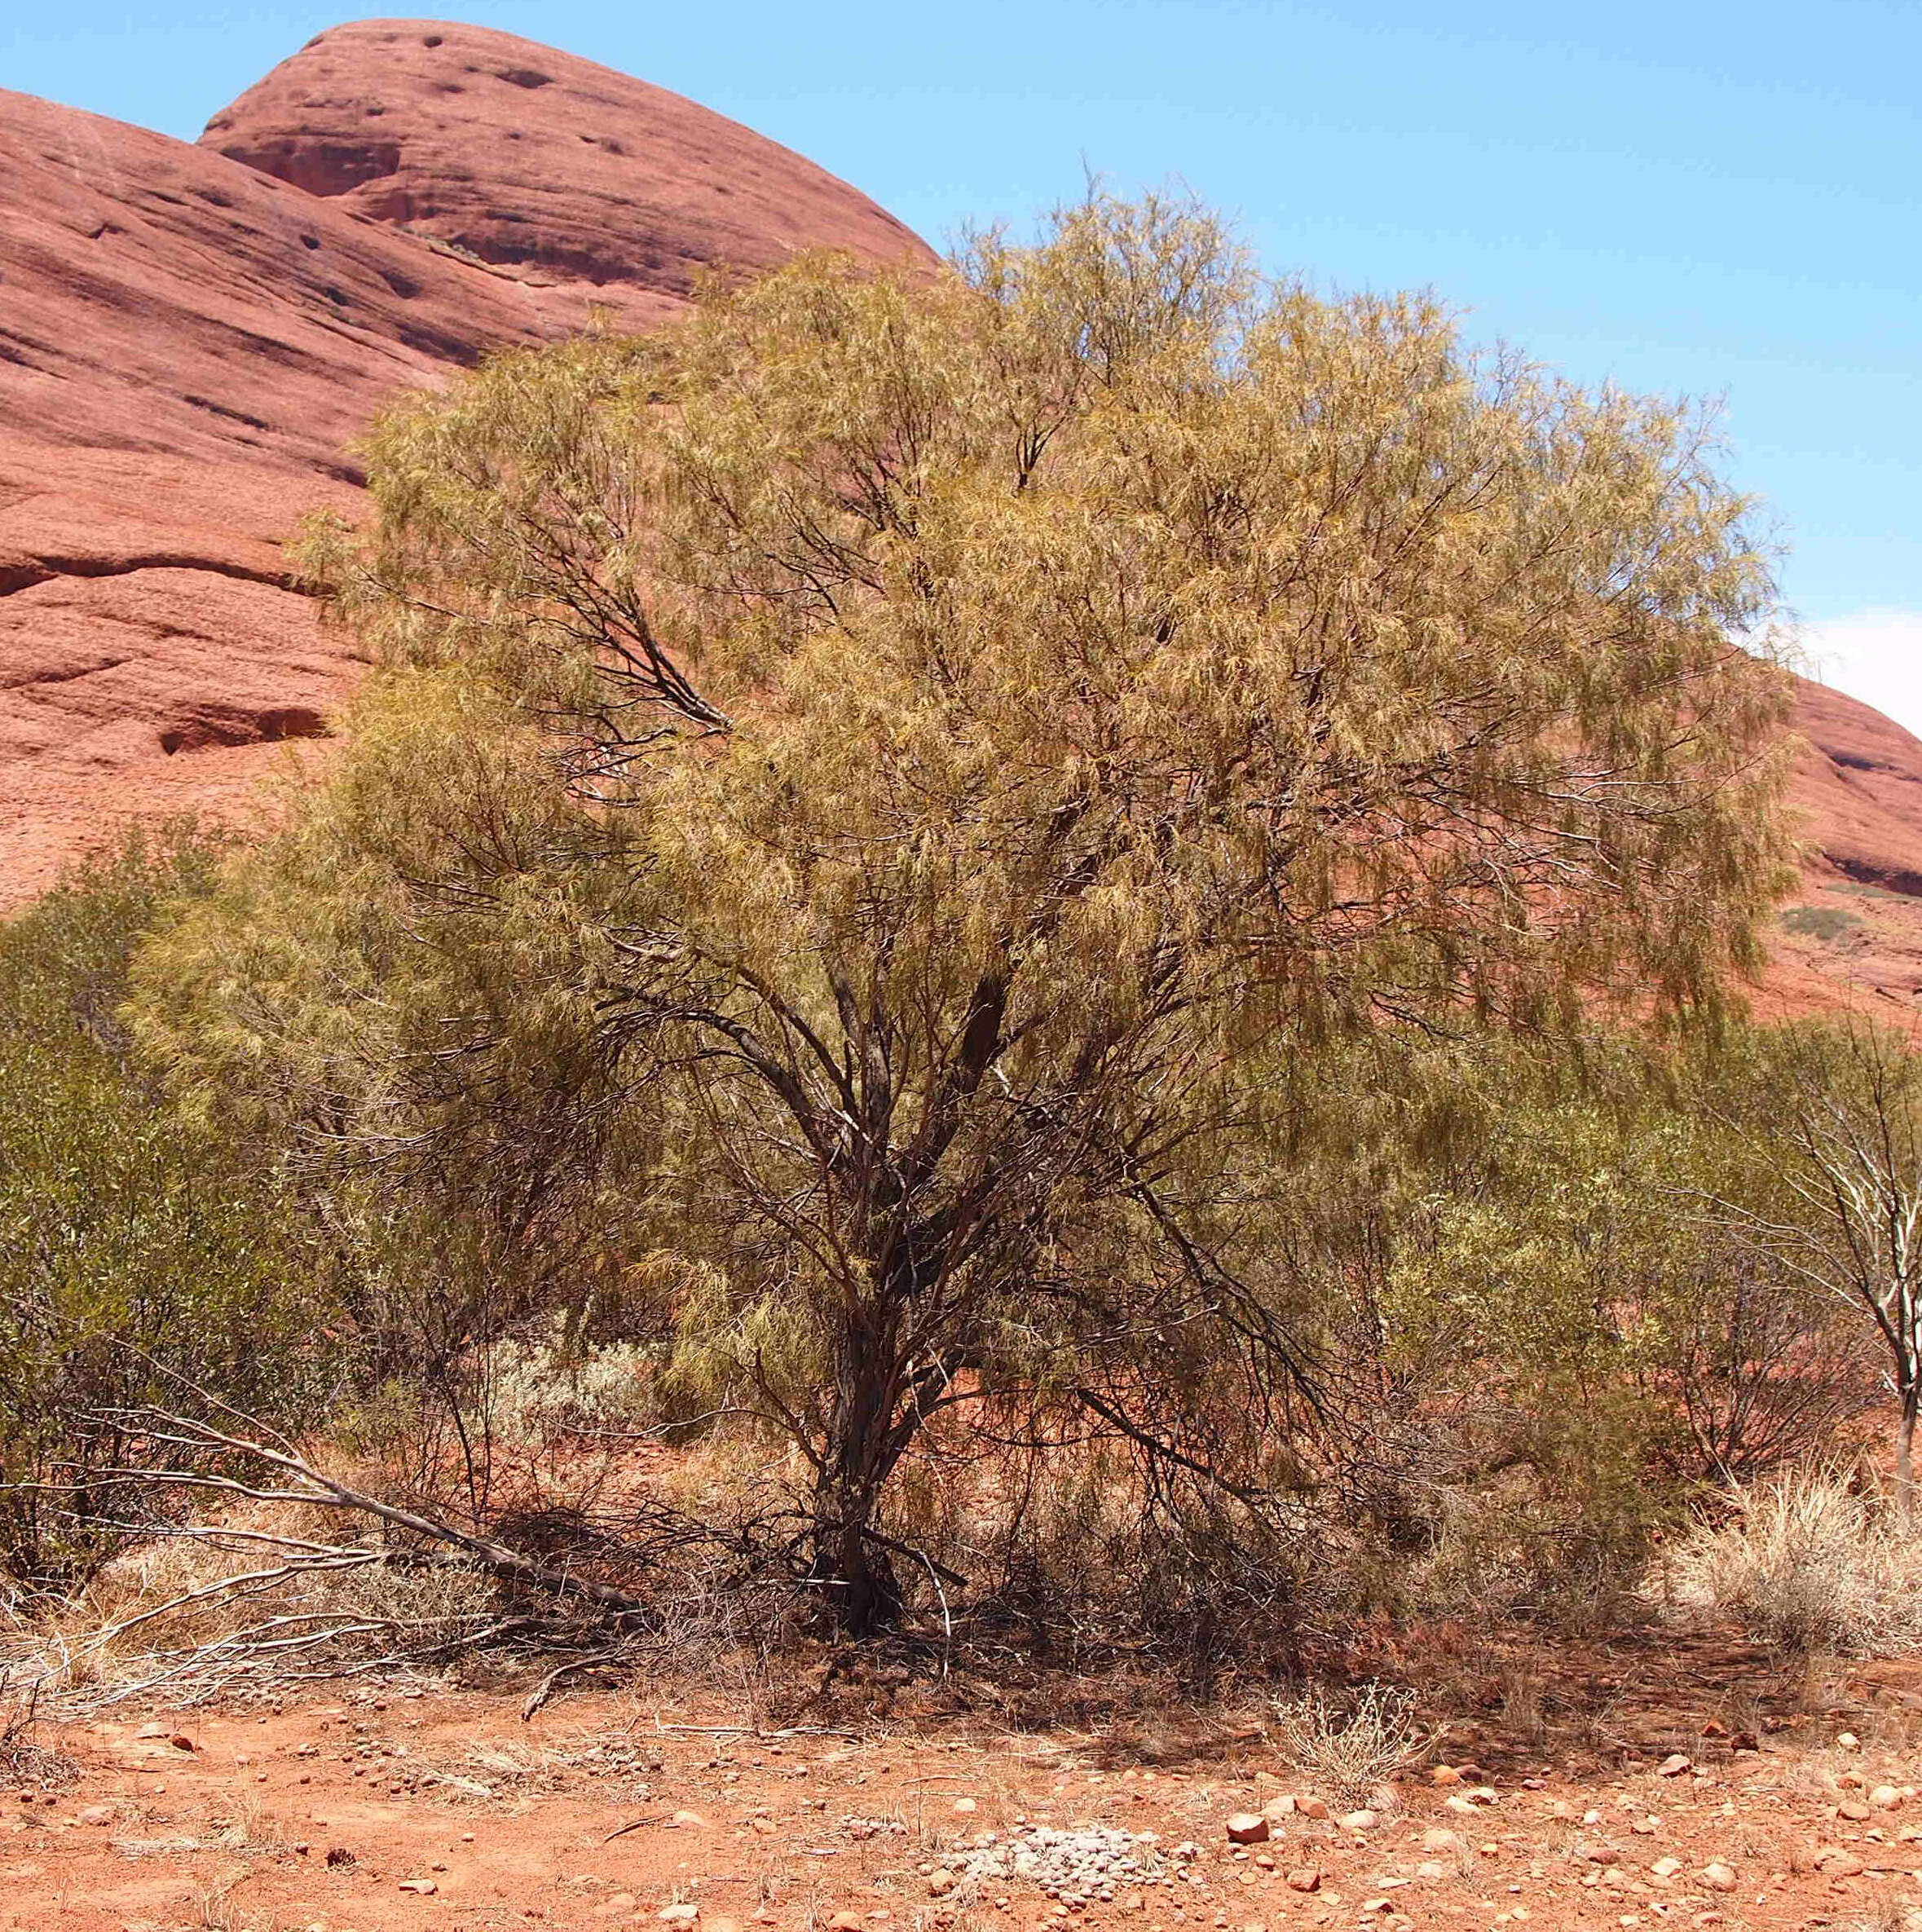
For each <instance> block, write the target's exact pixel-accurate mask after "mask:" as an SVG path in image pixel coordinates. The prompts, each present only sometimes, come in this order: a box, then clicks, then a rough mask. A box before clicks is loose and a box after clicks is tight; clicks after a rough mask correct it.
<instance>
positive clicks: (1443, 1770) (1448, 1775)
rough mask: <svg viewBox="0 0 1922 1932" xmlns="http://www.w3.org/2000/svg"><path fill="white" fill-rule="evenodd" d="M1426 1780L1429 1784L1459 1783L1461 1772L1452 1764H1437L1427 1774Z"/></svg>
mask: <svg viewBox="0 0 1922 1932" xmlns="http://www.w3.org/2000/svg"><path fill="white" fill-rule="evenodd" d="M1428 1782H1429V1783H1430V1784H1460V1783H1461V1772H1460V1771H1457V1770H1456V1769H1455V1768H1454V1767H1453V1765H1448V1764H1438V1765H1437V1766H1436V1767H1435V1769H1434V1770H1433V1771H1430V1773H1429V1774H1428Z"/></svg>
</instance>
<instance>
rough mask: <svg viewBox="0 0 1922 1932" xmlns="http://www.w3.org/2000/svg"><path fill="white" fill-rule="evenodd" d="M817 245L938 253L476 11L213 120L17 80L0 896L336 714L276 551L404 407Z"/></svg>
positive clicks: (0, 112)
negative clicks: (171, 120) (408, 396)
mask: <svg viewBox="0 0 1922 1932" xmlns="http://www.w3.org/2000/svg"><path fill="white" fill-rule="evenodd" d="M816 246H819V247H833V248H840V249H847V250H849V251H850V252H852V253H853V254H857V255H858V256H861V257H862V258H866V259H868V260H871V261H877V262H879V261H900V260H903V259H905V260H908V261H910V262H921V263H927V264H929V265H932V262H933V259H934V258H933V256H932V254H931V253H930V252H929V250H928V249H927V247H926V246H925V245H924V244H923V243H922V242H920V241H919V240H917V239H916V238H915V236H913V235H911V234H910V233H909V232H908V231H907V230H906V228H904V227H902V226H901V223H898V222H897V221H896V220H895V219H894V218H893V217H892V216H891V215H889V214H886V213H885V212H884V211H883V210H881V209H879V208H877V207H876V206H875V204H874V203H873V202H871V201H869V200H868V199H867V198H866V196H863V195H862V194H860V193H859V192H857V191H856V190H855V189H853V188H852V187H848V186H847V185H846V184H845V183H842V182H840V181H837V180H835V179H834V178H833V176H831V175H830V174H826V173H824V172H823V171H822V170H821V169H819V168H818V167H816V166H814V165H813V163H812V162H809V161H804V160H803V159H802V158H801V157H800V156H798V155H796V154H792V153H790V152H788V150H787V149H786V148H781V147H778V146H777V145H776V144H775V143H773V142H771V141H766V140H764V139H761V138H760V136H759V135H756V134H754V133H752V132H751V131H750V130H747V128H744V127H741V126H738V125H737V124H736V123H734V122H733V121H727V120H725V119H723V118H722V117H721V116H720V115H717V114H712V113H709V112H707V110H706V109H704V108H699V107H696V106H695V105H694V104H693V103H692V102H690V101H686V100H683V99H681V98H680V97H679V96H678V95H672V94H668V93H666V92H664V91H663V90H661V89H660V88H658V87H650V86H647V85H646V83H644V82H639V81H632V80H628V79H626V78H625V77H623V76H621V75H619V74H615V73H610V72H609V71H608V70H607V69H606V68H600V67H596V66H594V65H593V64H591V63H589V62H588V61H584V60H575V59H573V58H572V57H571V56H570V55H565V54H560V53H556V52H554V51H552V50H551V49H549V48H546V47H541V46H535V45H534V44H532V43H531V42H527V41H524V40H518V39H516V38H514V37H513V36H511V35H509V34H505V33H488V32H486V31H483V30H482V29H477V28H471V27H455V26H443V25H439V24H435V23H433V22H430V21H392V20H388V21H363V22H359V23H356V24H354V25H351V26H347V27H341V28H337V29H334V30H333V31H332V32H330V33H324V34H322V35H320V37H318V38H317V39H316V40H314V41H312V42H309V43H308V45H307V46H306V47H305V48H304V49H302V51H301V52H300V53H298V54H297V55H295V56H294V57H293V59H292V60H289V61H287V62H285V63H284V64H282V65H281V66H280V67H278V68H276V69H275V70H274V72H273V73H271V74H270V75H268V76H267V78H266V79H265V80H264V81H262V82H261V83H260V85H259V86H258V87H255V88H253V89H251V90H249V92H248V93H247V94H246V95H244V96H242V98H241V99H240V100H238V101H236V102H235V103H234V104H233V105H232V106H231V108H227V109H226V110H224V111H223V112H221V113H219V114H217V115H216V116H215V117H214V121H213V122H212V124H211V125H210V126H209V129H208V131H207V134H206V135H205V137H204V138H203V140H202V142H201V144H200V145H198V146H190V145H188V144H187V143H183V142H179V141H174V140H170V139H167V138H166V137H165V136H164V135H156V134H151V133H148V132H147V131H145V130H143V129H139V128H134V127H129V126H125V125H124V124H123V123H121V122H118V121H107V120H103V119H101V118H99V117H97V116H95V115H91V114H86V113H83V112H79V111H78V110H77V109H75V108H64V107H59V106H55V104H52V103H51V102H48V101H43V100H37V99H33V97H31V96H29V95H19V94H8V93H6V92H4V91H0V904H5V903H7V902H10V901H14V900H17V899H19V898H22V897H24V896H26V895H28V894H30V893H33V892H35V891H37V890H38V889H41V888H42V887H43V886H45V885H46V884H48V883H49V882H50V881H51V879H52V878H53V876H55V873H56V871H58V870H59V867H60V865H61V864H62V863H63V862H64V861H65V860H67V859H68V858H70V857H72V856H73V854H76V853H77V852H78V851H80V850H82V849H85V848H86V846H88V845H91V844H94V843H97V842H98V841H99V839H100V838H101V837H102V836H103V835H104V834H105V833H106V832H108V831H110V830H111V829H112V827H114V826H115V825H116V824H117V823H120V822H121V821H122V820H124V819H126V818H147V817H152V816H154V815H156V814H161V813H163V812H165V811H167V810H169V809H177V808H181V807H186V806H196V807H203V808H205V807H211V808H213V809H216V810H229V809H240V808H242V807H243V806H244V805H245V801H247V800H248V799H249V797H250V796H252V794H253V791H254V789H255V782H256V780H257V779H258V778H259V777H261V776H262V775H263V774H265V773H266V772H267V770H270V769H271V765H272V764H273V762H274V761H276V759H277V758H279V757H281V756H284V755H285V753H284V741H285V740H288V739H298V738H303V737H308V736H311V735H313V734H317V733H320V732H321V731H322V730H324V729H325V721H326V720H327V718H328V716H329V714H330V713H331V712H333V711H334V710H335V709H336V708H337V707H338V706H339V704H341V702H342V700H343V699H345V698H346V695H347V694H348V693H349V691H350V690H351V688H352V686H353V682H354V680H355V676H356V674H357V671H358V667H357V665H355V664H354V663H353V662H352V660H351V659H350V656H349V655H347V652H346V646H345V645H344V644H343V642H342V640H341V639H339V638H338V637H335V636H333V635H331V634H328V633H323V632H322V630H321V629H320V626H319V625H318V624H317V623H316V622H315V616H314V611H313V607H312V606H311V602H309V601H308V600H307V599H306V598H304V597H303V596H302V595H301V594H299V593H298V589H296V588H295V586H294V585H293V584H292V583H291V582H290V580H289V577H288V574H287V566H286V562H285V560H284V556H283V552H282V546H283V544H284V540H285V539H286V537H287V536H288V535H289V532H291V531H292V530H293V528H294V527H295V525H296V523H298V519H299V518H300V516H301V514H302V512H303V511H305V510H306V509H311V508H313V507H315V505H318V504H321V503H326V502H334V503H338V504H342V505H351V504H352V502H353V501H354V500H355V495H356V493H357V486H358V484H359V474H358V473H357V472H356V470H355V468H354V466H353V464H352V461H351V460H350V457H349V456H348V454H347V445H348V443H350V440H351V439H352V438H353V437H354V435H355V433H356V432H357V431H358V430H359V429H360V428H361V427H362V426H364V424H365V423H366V421H368V417H370V416H371V415H372V413H373V412H374V411H375V410H376V409H377V408H379V407H380V406H381V404H382V403H383V402H386V401H387V400H389V399H391V398H393V397H394V396H395V395H398V394H399V393H401V392H403V391H404V390H408V389H412V388H417V387H419V386H421V385H422V384H433V383H436V382H443V381H445V380H446V378H447V374H448V373H449V372H450V371H452V370H454V369H457V368H461V367H462V366H464V365H466V364H471V363H472V362H474V360H475V359H476V358H477V357H478V355H480V354H481V353H482V352H483V351H485V350H487V348H489V347H491V346H495V345H496V344H500V343H504V342H532V341H538V340H540V339H541V338H543V337H551V336H555V335H559V334H562V333H566V332H567V331H569V330H571V329H578V328H580V327H581V326H582V325H583V324H584V323H586V322H587V320H589V316H590V314H591V313H592V311H593V308H594V307H603V308H611V309H612V310H613V311H615V315H617V317H618V318H619V320H621V321H622V322H624V323H625V324H628V325H629V326H635V327H645V326H647V325H650V324H655V323H658V322H659V321H662V320H665V319H667V318H668V317H671V316H672V315H675V314H677V313H678V312H679V311H681V309H682V308H683V307H685V298H686V295H687V292H688V290H689V289H690V287H691V285H692V284H693V281H694V277H695V276H696V274H697V273H698V272H699V271H700V270H701V269H703V268H705V267H715V268H720V269H724V270H725V269H730V268H732V269H737V270H744V271H752V270H755V269H759V268H764V267H768V266H769V265H771V264H772V263H774V262H778V261H779V260H781V259H782V258H784V257H786V256H787V255H788V254H791V252H792V251H794V250H795V249H798V248H804V247H816ZM276 746H278V747H280V749H276Z"/></svg>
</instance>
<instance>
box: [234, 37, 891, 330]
mask: <svg viewBox="0 0 1922 1932" xmlns="http://www.w3.org/2000/svg"><path fill="white" fill-rule="evenodd" d="M201 146H202V147H203V148H211V149H213V150H214V151H215V152H218V153H220V154H223V155H225V156H227V157H228V158H229V159H230V160H233V161H240V162H243V163H245V165H247V166H248V167H249V168H253V169H257V170H259V172H260V173H262V174H271V175H273V176H274V177H276V179H280V180H282V181H285V182H288V183H291V184H292V185H293V187H298V188H300V189H302V190H304V191H305V192H307V193H309V194H311V195H314V196H320V197H322V198H324V199H326V200H328V201H332V202H333V203H334V204H335V205H337V206H338V207H340V208H342V209H345V210H347V211H349V212H350V213H352V214H362V215H366V216H368V218H370V219H372V220H374V221H377V222H382V223H388V224H390V225H391V226H393V227H399V228H403V229H405V230H407V231H408V232H410V233H412V234H416V235H421V236H430V237H432V238H433V239H434V240H436V241H439V242H440V243H442V244H443V245H447V246H448V247H451V248H455V249H461V250H462V251H464V252H465V254H469V255H470V256H474V257H478V258H479V259H480V260H482V261H483V262H491V263H493V264H495V265H496V266H498V267H503V268H505V269H507V270H509V271H510V272H512V273H513V274H514V276H516V277H517V278H518V279H519V280H521V282H522V284H523V285H524V286H525V287H527V289H528V290H529V292H530V299H531V301H532V302H534V303H535V304H536V307H539V308H540V309H541V311H543V312H544V313H547V312H550V311H551V313H552V314H553V319H554V320H555V321H556V323H557V324H560V325H563V326H565V325H571V324H575V323H577V322H578V320H579V318H580V315H581V314H582V312H583V310H584V306H585V303H586V302H589V301H590V300H591V301H599V302H604V303H607V304H609V305H611V306H612V307H615V308H616V309H618V310H623V311H625V310H628V307H629V305H630V304H632V303H633V301H634V299H635V298H637V297H639V298H641V305H642V313H643V314H646V313H647V312H648V311H649V309H650V307H652V308H653V309H654V310H656V311H658V306H659V298H660V297H662V296H663V295H667V296H671V297H681V298H685V297H686V296H687V295H689V294H690V293H692V292H693V289H694V283H695V280H696V278H697V277H698V276H699V275H700V273H701V272H702V271H703V269H705V268H708V267H714V266H716V265H720V266H726V267H734V268H738V269H743V270H750V271H752V270H758V269H766V268H770V267H774V265H775V264H776V263H778V262H780V261H781V260H782V259H783V258H785V257H786V256H787V255H789V254H793V253H794V252H795V251H796V249H807V248H822V247H827V248H837V249H845V250H846V251H848V252H849V253H850V254H855V255H859V256H862V257H866V258H871V259H875V260H883V259H888V258H915V259H921V260H928V259H929V257H928V251H927V249H926V248H925V246H924V244H923V243H921V242H920V241H919V240H917V239H916V238H915V236H913V235H912V234H910V232H908V230H907V229H906V228H905V227H902V226H901V223H899V222H897V221H896V220H895V218H893V216H892V215H891V214H887V213H886V212H885V211H884V210H881V209H879V208H877V207H876V206H875V205H874V203H873V202H871V201H868V200H867V199H866V197H865V196H861V195H858V194H856V193H855V192H853V190H852V189H851V188H849V187H847V186H846V185H845V183H842V182H840V181H837V180H835V178H834V177H833V176H832V175H831V174H826V173H824V172H823V171H822V170H821V169H819V168H818V167H816V166H815V165H813V162H811V161H804V160H803V159H802V158H801V157H800V156H799V155H798V154H793V153H791V152H789V151H788V150H787V148H781V147H778V146H776V145H775V143H773V142H772V141H768V140H764V139H762V138H761V137H760V135H756V134H754V133H752V132H751V131H750V130H748V129H747V128H744V127H741V126H738V125H736V124H735V123H734V122H733V121H725V120H723V119H722V118H721V116H719V115H718V114H712V113H710V112H708V110H707V109H706V108H699V107H696V106H695V105H694V103H693V102H692V101H689V100H684V99H681V96H680V95H677V94H669V93H668V92H667V91H666V90H664V89H663V88H659V87H651V86H649V85H648V84H647V83H646V82H644V81H636V80H631V79H629V78H628V77H627V76H626V75H625V74H618V73H612V72H611V71H610V70H609V69H608V68H604V67H597V66H595V65H594V64H593V63H592V62H590V61H586V60H575V59H574V58H573V57H572V56H571V55H565V54H558V53H556V52H554V51H553V50H552V49H551V48H549V47H544V46H537V45H536V43H535V42H532V41H526V40H516V39H514V38H513V37H510V36H509V35H507V34H504V33H491V32H487V31H486V30H484V29H480V28H475V27H461V26H454V25H450V24H439V23H435V22H428V21H419V20H360V21H356V22H355V23H354V24H351V25H349V26H345V27H336V28H333V29H331V30H330V31H329V32H328V33H323V34H321V35H320V36H319V37H317V38H315V39H314V40H311V41H310V42H308V43H307V45H306V46H304V47H303V48H302V50H301V51H300V52H299V53H298V54H296V55H294V56H293V59H292V60H285V61H283V62H282V63H281V64H280V66H278V67H277V68H275V69H274V71H273V72H272V73H271V74H269V75H268V76H267V78H266V79H265V80H263V81H262V82H260V83H259V85H258V86H254V87H251V88H249V90H247V92H246V93H245V94H243V95H241V96H240V99H238V100H236V102H235V103H234V104H233V105H232V106H231V107H230V108H225V109H223V111H222V112H219V113H218V114H216V115H215V116H214V118H213V119H212V120H211V121H209V122H208V124H207V131H206V132H205V134H204V135H201Z"/></svg>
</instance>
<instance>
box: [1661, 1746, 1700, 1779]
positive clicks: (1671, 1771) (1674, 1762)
mask: <svg viewBox="0 0 1922 1932" xmlns="http://www.w3.org/2000/svg"><path fill="white" fill-rule="evenodd" d="M1694 1768H1695V1767H1694V1766H1693V1764H1692V1763H1691V1762H1690V1761H1689V1759H1688V1758H1687V1757H1686V1754H1685V1753H1682V1752H1680V1751H1677V1753H1675V1754H1674V1756H1673V1757H1672V1758H1664V1759H1663V1760H1662V1762H1660V1764H1659V1765H1657V1766H1656V1767H1655V1775H1656V1776H1657V1777H1658V1778H1679V1777H1680V1776H1681V1775H1682V1773H1683V1772H1684V1771H1692V1770H1693V1769H1694Z"/></svg>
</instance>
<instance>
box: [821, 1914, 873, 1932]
mask: <svg viewBox="0 0 1922 1932" xmlns="http://www.w3.org/2000/svg"><path fill="white" fill-rule="evenodd" d="M827 1926H828V1932H864V1921H862V1917H861V1914H860V1913H859V1912H836V1913H835V1915H834V1917H832V1918H831V1919H830V1920H829V1921H827Z"/></svg>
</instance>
